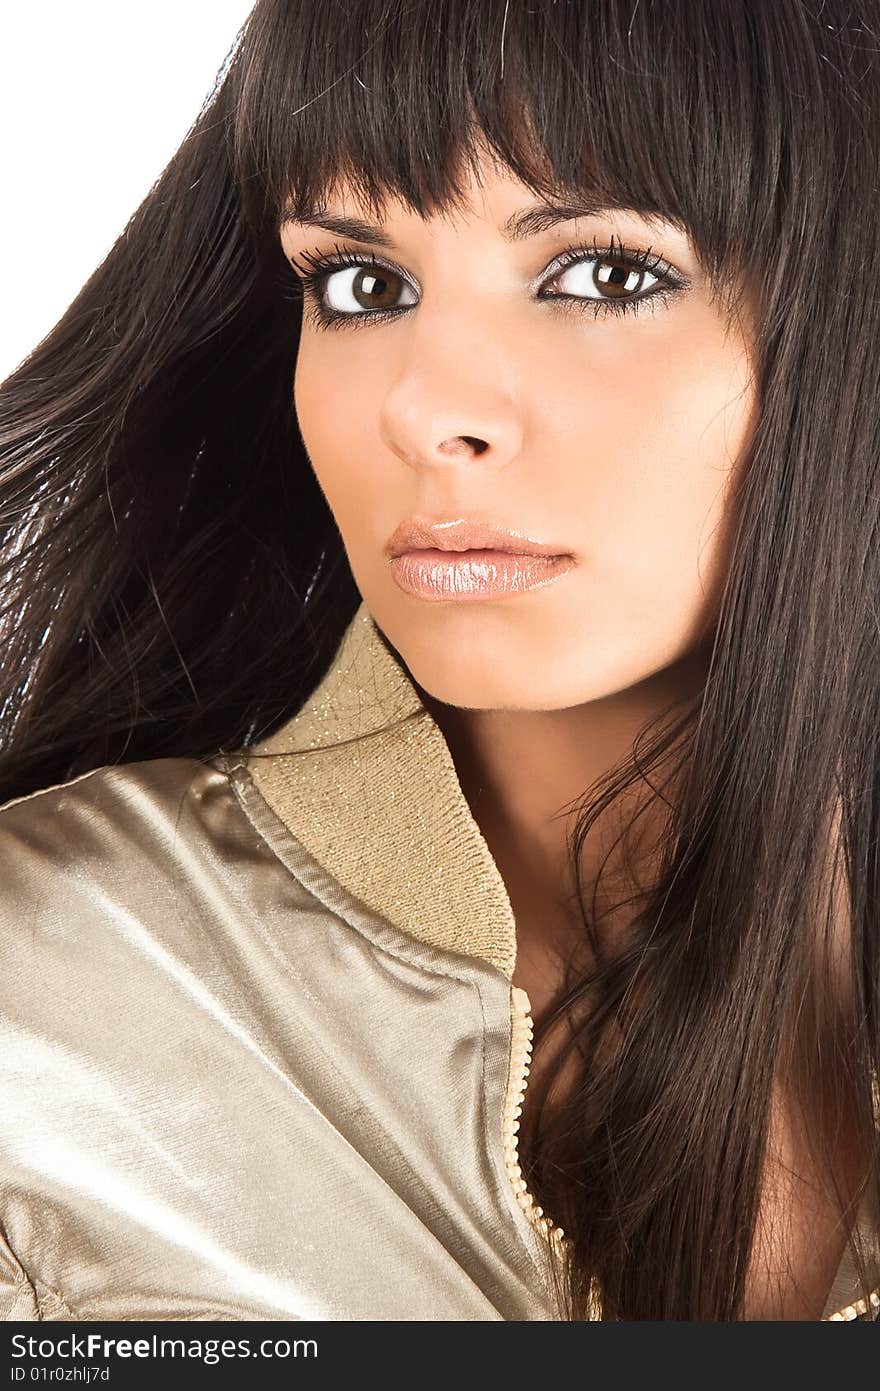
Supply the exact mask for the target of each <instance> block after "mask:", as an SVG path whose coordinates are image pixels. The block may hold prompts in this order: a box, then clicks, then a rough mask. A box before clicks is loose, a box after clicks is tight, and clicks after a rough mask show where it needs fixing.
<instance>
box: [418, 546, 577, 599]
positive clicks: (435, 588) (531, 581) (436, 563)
mask: <svg viewBox="0 0 880 1391" xmlns="http://www.w3.org/2000/svg"><path fill="white" fill-rule="evenodd" d="M574 563H575V560H574V556H571V555H514V554H512V553H511V552H510V551H438V550H430V551H429V550H425V551H406V552H405V553H404V554H403V555H398V556H395V557H394V558H393V559H392V561H391V573H392V575H393V576H394V579H395V581H396V583H397V584H398V585H399V586H400V588H401V589H403V590H405V592H406V593H407V594H414V595H416V596H417V598H419V599H433V600H435V601H443V600H449V599H452V600H455V601H456V602H462V601H467V600H471V601H474V600H479V599H500V598H502V597H503V596H504V595H507V594H522V593H524V592H525V591H526V590H529V589H539V588H541V587H542V586H543V585H546V584H551V583H552V582H553V580H555V579H558V578H559V576H560V575H564V574H565V573H566V571H567V570H570V569H571V568H572V566H573V565H574Z"/></svg>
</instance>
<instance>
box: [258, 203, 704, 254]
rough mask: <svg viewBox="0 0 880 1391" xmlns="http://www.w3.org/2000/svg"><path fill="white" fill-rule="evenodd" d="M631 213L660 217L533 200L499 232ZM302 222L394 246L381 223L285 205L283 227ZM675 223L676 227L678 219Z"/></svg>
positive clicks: (510, 234) (515, 237)
mask: <svg viewBox="0 0 880 1391" xmlns="http://www.w3.org/2000/svg"><path fill="white" fill-rule="evenodd" d="M613 211H617V212H630V213H634V214H635V215H636V216H637V217H644V218H645V219H646V220H647V221H657V220H659V219H660V218H661V214H660V213H659V212H653V211H652V212H640V211H639V210H638V209H636V208H624V207H622V206H620V205H614V206H611V205H609V204H607V203H602V202H601V201H599V200H596V201H593V202H590V201H588V200H586V201H585V200H579V201H578V202H576V203H566V202H561V203H560V202H550V203H547V202H541V203H533V204H531V205H530V206H529V207H527V208H522V209H520V211H519V212H515V213H513V214H512V215H511V216H510V217H509V218H507V220H506V221H505V222H504V223H502V225H501V227H500V228H499V231H500V232H501V235H502V237H503V238H504V240H505V241H506V242H519V241H525V240H526V239H527V238H528V237H535V236H538V235H539V234H540V233H542V232H547V231H549V230H550V229H551V228H553V227H555V226H556V225H557V224H558V223H560V222H573V221H575V220H576V219H577V218H582V217H595V216H596V215H597V214H598V213H608V212H613ZM294 222H296V223H300V224H302V226H304V227H320V228H322V229H323V230H324V231H325V232H335V233H336V234H337V236H341V237H349V238H351V239H352V240H353V241H365V242H369V241H372V242H375V243H376V245H377V246H387V247H389V248H391V247H393V246H394V239H393V237H390V236H389V235H388V233H387V232H386V231H385V230H384V229H383V228H382V227H380V226H378V224H376V223H373V222H365V221H364V220H363V219H362V218H359V217H338V216H337V215H336V214H335V213H331V212H328V211H326V210H325V209H323V208H317V209H315V211H314V212H310V213H304V214H303V215H302V216H301V217H297V216H296V213H295V211H294V209H293V208H292V207H288V208H285V209H284V211H283V212H282V215H281V222H280V228H284V227H287V226H289V225H290V224H291V223H294ZM672 225H673V226H677V225H678V223H677V222H676V220H675V219H673V220H672Z"/></svg>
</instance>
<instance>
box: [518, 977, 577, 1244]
mask: <svg viewBox="0 0 880 1391" xmlns="http://www.w3.org/2000/svg"><path fill="white" fill-rule="evenodd" d="M534 1030H535V1025H534V1020H533V1019H532V1002H531V1000H530V999H529V997H528V995H527V994H526V992H525V990H523V989H522V988H521V987H520V986H518V985H511V987H510V1066H509V1069H508V1075H507V1096H506V1098H505V1103H504V1164H505V1167H506V1169H507V1177H508V1179H509V1181H510V1185H511V1187H512V1188H513V1191H514V1193H515V1195H516V1201H517V1203H518V1204H519V1206H520V1207H521V1208H522V1210H523V1212H524V1213H525V1214H526V1217H527V1218H528V1219H529V1222H530V1223H531V1224H532V1226H533V1227H535V1228H536V1230H537V1231H539V1232H540V1233H541V1235H542V1236H544V1237H545V1238H546V1239H547V1240H548V1241H549V1242H550V1243H551V1245H553V1246H554V1247H555V1248H556V1250H557V1252H558V1253H560V1254H563V1253H564V1252H565V1250H566V1249H567V1248H568V1246H569V1245H570V1242H569V1239H568V1237H567V1236H566V1235H565V1233H564V1232H563V1230H562V1228H561V1227H558V1226H557V1225H556V1223H555V1222H554V1221H553V1220H552V1218H551V1217H548V1216H547V1214H546V1213H545V1212H544V1209H543V1208H542V1207H540V1206H539V1205H538V1203H537V1202H536V1201H535V1198H534V1197H533V1195H532V1194H531V1193H530V1192H529V1190H528V1186H527V1184H526V1181H525V1179H524V1178H523V1172H522V1169H521V1167H520V1163H519V1152H518V1149H517V1131H518V1130H519V1118H520V1116H521V1115H522V1109H523V1098H524V1097H525V1094H526V1086H527V1078H528V1075H529V1060H530V1059H531V1056H532V1036H533V1034H534Z"/></svg>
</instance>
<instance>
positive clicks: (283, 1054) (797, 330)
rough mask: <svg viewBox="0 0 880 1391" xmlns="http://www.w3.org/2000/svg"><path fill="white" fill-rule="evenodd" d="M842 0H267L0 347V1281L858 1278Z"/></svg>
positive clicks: (859, 178)
mask: <svg viewBox="0 0 880 1391" xmlns="http://www.w3.org/2000/svg"><path fill="white" fill-rule="evenodd" d="M878 33H880V9H878V6H877V4H876V3H875V0H870V3H869V2H868V0H863V3H862V4H861V5H860V6H853V5H852V4H851V3H849V0H847V3H846V4H843V3H842V0H841V2H840V3H838V0H824V3H818V2H817V3H815V4H814V3H808V2H807V0H779V3H776V4H774V5H766V4H764V3H763V0H736V3H731V4H727V5H723V6H722V5H718V6H694V5H692V4H690V3H688V0H665V3H663V4H654V5H638V4H633V3H632V0H625V3H619V0H594V2H593V3H591V4H589V5H584V4H575V3H572V4H566V3H562V0H559V3H553V0H547V2H546V3H540V4H537V5H532V6H525V5H522V4H518V3H511V0H505V3H503V4H502V3H501V0H482V2H481V3H477V4H475V3H473V0H468V3H462V4H459V3H455V0H441V2H440V3H438V2H437V0H432V2H431V4H430V5H429V4H427V3H416V4H410V5H400V4H396V3H393V0H388V3H385V4H383V5H382V6H376V5H373V4H353V5H351V6H349V7H348V9H347V12H346V24H345V25H343V26H340V25H339V23H338V16H337V14H336V11H335V10H333V9H332V7H328V6H324V5H310V4H307V3H305V0H300V2H299V3H289V0H288V3H281V2H280V0H260V3H258V4H257V5H256V7H255V9H254V11H253V12H252V15H251V17H250V19H249V22H248V24H247V25H246V26H245V29H244V30H243V32H242V35H241V36H240V41H239V42H238V43H237V44H236V47H235V49H234V51H233V53H232V55H231V58H230V60H229V62H228V64H227V67H226V70H225V71H224V72H223V73H222V74H221V77H220V80H219V81H218V84H217V87H216V89H215V92H214V93H213V94H212V97H211V100H210V101H209V102H208V103H207V104H206V107H205V109H204V110H203V112H202V113H201V115H200V117H199V119H198V120H197V121H196V123H195V125H194V127H193V129H192V131H191V132H190V134H189V135H188V137H187V139H186V140H185V141H184V143H183V145H182V147H181V149H180V150H179V151H178V153H177V154H176V156H175V157H174V159H173V160H172V161H171V164H170V165H169V166H168V168H167V169H166V170H165V172H164V174H163V175H162V177H161V179H160V180H159V181H158V183H157V185H156V187H155V188H154V189H153V190H152V191H151V193H150V195H149V196H148V197H147V199H146V200H145V202H144V203H143V205H142V206H141V207H140V208H139V209H138V211H137V212H136V214H135V215H134V217H133V218H132V220H131V222H130V224H129V226H128V227H127V228H126V230H125V232H124V233H123V235H122V236H121V237H120V239H119V241H118V243H117V244H116V246H115V247H114V248H113V249H112V251H111V252H110V254H109V255H108V257H107V258H106V260H105V261H104V262H103V263H102V264H101V266H100V267H99V268H98V269H97V270H96V272H95V274H94V275H93V277H92V278H91V280H90V281H89V282H88V284H87V285H86V286H85V287H84V289H83V291H82V292H81V294H80V295H79V297H78V298H77V300H76V301H75V302H74V304H73V305H72V306H71V307H70V309H69V310H68V312H67V313H66V314H65V316H64V318H63V319H62V320H61V321H60V323H59V324H58V325H57V326H56V328H55V329H54V330H53V331H52V333H50V334H49V336H48V337H47V338H46V339H45V341H44V342H43V343H41V344H40V345H39V347H38V348H37V349H36V350H35V351H34V352H33V353H32V354H31V356H30V357H29V358H28V359H27V360H26V361H25V362H24V363H23V364H22V365H21V366H20V367H19V369H18V370H17V371H16V372H15V373H14V374H13V375H12V376H11V377H10V378H8V379H7V381H6V382H5V384H4V386H3V389H2V393H0V411H2V436H0V438H2V460H3V473H2V478H3V484H2V487H3V493H2V497H3V517H4V522H5V528H6V530H5V538H4V540H5V543H4V546H3V564H4V569H3V582H2V584H3V593H4V607H3V614H4V620H5V629H4V644H3V657H2V662H3V667H2V670H3V681H4V686H3V704H2V709H3V720H4V734H5V738H4V741H3V753H2V760H0V769H2V796H3V799H4V803H5V805H4V806H3V809H2V812H0V830H2V845H3V851H2V853H3V870H4V873H3V888H2V898H0V918H2V929H3V930H2V942H3V971H2V974H0V978H2V980H3V990H2V1017H3V1020H4V1027H5V1031H6V1036H5V1039H4V1050H3V1054H2V1056H3V1069H2V1076H3V1089H4V1095H3V1098H2V1100H3V1114H4V1117H5V1121H6V1123H5V1124H4V1127H3V1139H2V1146H0V1204H2V1208H0V1219H2V1229H3V1237H4V1244H3V1248H2V1249H3V1253H4V1274H3V1279H4V1284H3V1289H4V1296H3V1298H4V1306H3V1307H4V1312H5V1313H6V1316H7V1317H25V1318H43V1319H56V1318H119V1317H124V1318H202V1317H209V1318H212V1317H213V1318H218V1317H219V1318H231V1319H247V1318H291V1317H293V1318H308V1317H318V1318H342V1319H357V1318H376V1319H401V1318H403V1319H414V1318H436V1319H493V1318H494V1319H521V1318H527V1319H533V1318H534V1319H566V1320H577V1319H586V1318H604V1319H625V1320H629V1319H698V1320H710V1319H716V1320H727V1319H786V1320H788V1319H792V1320H794V1319H821V1318H829V1317H833V1318H839V1319H850V1318H867V1319H870V1318H873V1317H874V1316H875V1314H876V1311H877V1309H878V1306H880V1251H878V1232H880V1204H878V1195H880V1188H878V1176H880V1160H878V1127H877V1096H876V1077H877V1064H878V1050H880V1040H878V1027H880V921H878V908H877V904H878V892H880V883H878V861H877V857H876V853H875V845H876V838H877V824H878V819H880V778H878V773H880V695H878V689H877V683H876V679H875V676H876V670H877V664H878V659H880V633H878V625H877V608H878V599H880V562H878V546H877V515H878V514H877V507H878V497H880V478H878V442H880V381H878V377H880V354H878V353H877V351H876V347H877V341H878V334H880V301H878V298H877V296H876V295H875V294H874V293H873V285H874V281H875V278H876V274H877V272H878V270H880V230H878V227H880V219H878V217H877V215H876V213H877V185H876V170H875V168H874V151H875V150H876V147H877V136H878V127H880V39H878ZM450 552H458V553H459V554H458V555H457V556H456V557H455V558H451V556H450ZM533 1029H534V1039H533V1038H532V1032H533ZM533 1043H534V1048H532V1044H533ZM530 1061H531V1067H530V1066H529V1063H530Z"/></svg>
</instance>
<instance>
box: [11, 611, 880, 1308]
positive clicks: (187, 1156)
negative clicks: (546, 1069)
mask: <svg viewBox="0 0 880 1391" xmlns="http://www.w3.org/2000/svg"><path fill="white" fill-rule="evenodd" d="M426 794H427V795H426ZM0 866H2V880H0V1032H2V1038H0V1050H2V1051H0V1121H2V1124H0V1316H2V1317H3V1318H5V1319H52V1320H71V1319H72V1320H89V1319H163V1320H164V1319H183V1320H191V1319H233V1320H247V1319H277V1320H285V1319H309V1318H318V1319H399V1320H409V1319H432V1320H433V1319H438V1320H442V1319H448V1320H459V1319H501V1320H509V1319H514V1320H519V1319H523V1320H526V1319H527V1320H531V1319H555V1318H557V1317H558V1312H557V1310H556V1309H555V1307H554V1305H553V1301H552V1298H551V1294H550V1285H549V1281H548V1272H547V1267H546V1247H545V1244H544V1242H543V1239H542V1237H541V1234H540V1233H539V1232H538V1231H537V1230H536V1229H535V1227H534V1226H533V1225H532V1223H531V1222H530V1221H529V1220H528V1218H527V1217H526V1215H525V1214H524V1212H523V1210H522V1208H521V1207H520V1205H519V1203H518V1202H517V1198H516V1195H515V1193H514V1190H513V1186H512V1184H511V1181H510V1178H509V1176H508V1173H507V1172H506V1168H505V1155H504V1151H503V1144H502V1133H503V1112H504V1106H505V1101H506V1099H507V1097H508V1094H509V1089H510V1058H511V1013H510V1001H511V976H512V973H513V966H514V961H515V950H516V942H515V927H514V923H513V915H512V912H511V910H510V904H509V901H508V899H507V895H506V892H505V891H504V886H503V883H502V881H501V877H500V874H499V873H498V870H497V868H496V867H495V865H494V862H493V861H492V858H491V855H490V854H489V851H488V847H487V846H486V843H485V841H484V840H483V838H482V836H481V834H480V832H479V829H478V827H477V826H476V823H475V822H474V821H473V818H472V817H471V815H470V812H469V809H468V806H467V802H466V800H465V798H464V795H463V793H462V791H461V788H460V786H459V784H458V781H457V778H456V777H455V770H454V765H453V764H452V760H451V756H450V754H449V751H448V749H447V747H446V744H445V742H444V740H443V738H442V735H441V734H440V732H439V730H438V728H437V726H436V724H435V723H434V721H433V720H432V719H431V718H430V716H429V714H428V712H427V711H426V710H425V709H424V707H423V706H422V705H421V702H420V701H419V699H418V693H417V691H416V690H415V687H414V686H413V684H412V682H411V681H410V680H409V678H408V675H407V673H406V671H405V669H404V668H403V667H402V666H401V664H400V663H399V662H398V661H397V660H396V659H395V656H394V654H393V652H392V651H391V650H390V649H389V648H388V646H387V645H386V644H385V642H384V640H383V639H382V637H381V635H380V634H379V633H378V630H377V629H376V628H375V625H374V624H373V623H372V620H371V618H370V616H369V614H368V613H367V611H366V609H365V607H364V606H361V608H360V609H359V611H358V613H357V615H356V616H355V618H354V620H353V622H352V624H351V625H350V627H349V629H348V631H347V633H346V635H345V638H344V640H343V643H342V644H341V647H340V649H339V651H338V653H337V656H336V658H335V659H334V662H333V665H332V667H331V669H330V670H329V671H328V673H327V674H326V676H325V678H324V679H323V680H322V681H321V683H320V684H319V687H318V689H317V690H316V692H315V693H314V694H313V696H312V697H311V698H310V700H309V701H308V702H307V703H306V705H305V706H304V707H303V710H302V711H301V712H300V713H299V714H298V715H297V716H296V717H295V718H294V719H293V720H292V721H289V722H288V723H287V725H285V726H284V727H283V728H282V730H280V731H278V732H276V734H275V735H274V736H272V737H271V738H270V739H268V740H266V741H265V742H264V743H263V744H261V745H258V746H257V748H256V749H255V750H252V751H247V752H246V753H243V754H242V755H239V756H236V757H230V758H225V757H223V756H221V755H218V756H217V757H216V758H215V759H211V760H205V761H204V762H201V761H199V760H196V759H189V758H171V759H156V760H151V761H149V762H144V763H139V764H128V765H124V766H121V767H115V768H102V769H98V770H95V771H94V772H91V773H86V774H84V775H83V776H81V777H79V778H76V779H74V780H72V781H70V782H68V783H65V784H63V785H61V786H58V787H52V788H47V789H44V790H42V791H40V792H37V793H34V794H33V795H31V796H30V797H25V798H21V799H18V800H17V801H13V802H9V803H7V804H6V806H5V807H3V808H2V809H0ZM860 1293H861V1292H860V1291H859V1290H858V1289H857V1288H856V1286H855V1284H854V1277H853V1274H852V1271H851V1270H850V1268H849V1264H848V1258H845V1260H844V1262H843V1264H842V1265H841V1269H840V1271H839V1273H838V1277H837V1280H836V1281H835V1286H834V1290H833V1291H832V1296H831V1298H830V1299H829V1302H828V1306H827V1308H826V1311H825V1312H826V1317H827V1316H829V1315H830V1314H832V1313H834V1312H836V1311H838V1310H840V1309H841V1308H842V1306H845V1305H850V1304H851V1303H852V1301H853V1300H856V1299H858V1297H859V1295H860ZM846 1316H847V1317H852V1316H853V1314H852V1313H850V1312H848V1313H847V1314H846ZM856 1316H858V1315H856Z"/></svg>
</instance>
